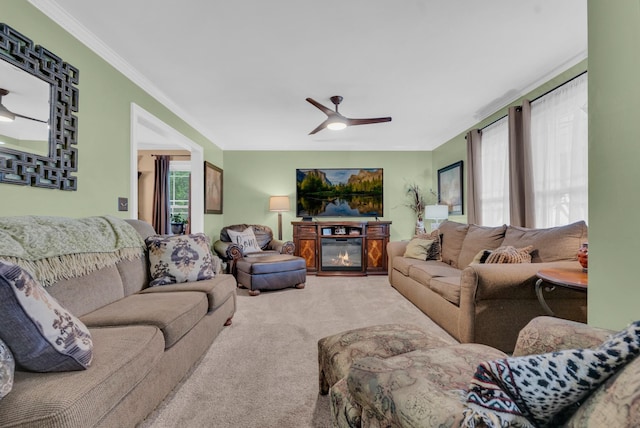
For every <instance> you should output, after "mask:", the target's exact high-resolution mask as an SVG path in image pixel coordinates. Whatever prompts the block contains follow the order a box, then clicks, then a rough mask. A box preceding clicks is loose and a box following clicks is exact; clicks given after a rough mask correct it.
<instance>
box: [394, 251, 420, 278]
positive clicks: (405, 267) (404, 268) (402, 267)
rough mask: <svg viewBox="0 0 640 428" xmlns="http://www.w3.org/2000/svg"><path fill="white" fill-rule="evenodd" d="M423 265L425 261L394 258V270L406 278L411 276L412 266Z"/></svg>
mask: <svg viewBox="0 0 640 428" xmlns="http://www.w3.org/2000/svg"><path fill="white" fill-rule="evenodd" d="M422 263H424V261H423V260H418V259H411V258H408V257H401V256H396V257H394V258H393V268H394V269H395V270H397V271H399V272H400V273H401V274H403V275H404V276H409V268H411V266H415V265H420V264H422Z"/></svg>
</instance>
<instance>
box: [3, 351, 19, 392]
mask: <svg viewBox="0 0 640 428" xmlns="http://www.w3.org/2000/svg"><path fill="white" fill-rule="evenodd" d="M15 366H16V363H15V361H14V360H13V355H11V351H10V350H9V348H8V347H7V345H6V344H5V343H4V342H3V341H2V340H0V398H2V397H4V396H5V395H7V394H8V393H9V392H10V391H11V388H13V372H14V370H15Z"/></svg>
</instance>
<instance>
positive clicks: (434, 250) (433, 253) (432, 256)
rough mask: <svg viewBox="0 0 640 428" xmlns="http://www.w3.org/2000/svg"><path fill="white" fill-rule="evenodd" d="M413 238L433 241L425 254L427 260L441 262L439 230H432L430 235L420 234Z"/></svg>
mask: <svg viewBox="0 0 640 428" xmlns="http://www.w3.org/2000/svg"><path fill="white" fill-rule="evenodd" d="M414 238H420V239H428V240H431V241H433V243H432V244H431V247H429V251H428V253H427V260H442V254H440V252H441V246H440V230H439V229H436V230H433V231H432V232H431V233H421V234H420V235H416V236H414Z"/></svg>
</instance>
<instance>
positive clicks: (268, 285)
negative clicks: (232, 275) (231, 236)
mask: <svg viewBox="0 0 640 428" xmlns="http://www.w3.org/2000/svg"><path fill="white" fill-rule="evenodd" d="M235 268H236V280H237V281H238V285H239V286H241V287H244V288H247V289H248V290H249V294H250V295H252V296H257V295H258V294H260V290H280V289H283V288H288V287H296V288H304V286H305V281H306V280H307V264H306V262H305V260H304V259H303V258H302V257H296V256H291V255H289V254H273V255H265V256H256V257H244V258H241V259H239V260H238V261H237V262H236V266H235Z"/></svg>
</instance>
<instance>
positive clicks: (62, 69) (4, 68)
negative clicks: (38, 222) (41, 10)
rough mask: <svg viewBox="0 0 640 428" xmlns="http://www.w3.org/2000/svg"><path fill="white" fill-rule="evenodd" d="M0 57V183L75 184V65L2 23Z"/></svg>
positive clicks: (69, 186)
mask: <svg viewBox="0 0 640 428" xmlns="http://www.w3.org/2000/svg"><path fill="white" fill-rule="evenodd" d="M0 59H2V60H4V61H6V63H4V62H2V61H0V142H2V143H4V144H0V183H11V184H22V185H30V186H36V187H47V188H51V189H62V190H76V188H77V177H75V176H73V175H72V173H73V172H77V170H78V149H77V142H78V141H77V132H78V131H77V130H78V118H77V117H76V116H75V114H74V113H77V112H78V99H79V95H78V88H77V86H76V85H77V84H78V77H79V71H78V69H77V68H75V67H73V66H71V65H70V64H68V63H66V62H64V61H62V59H61V58H60V57H58V56H56V55H55V54H53V53H52V52H50V51H48V50H47V49H45V48H43V47H42V46H36V45H34V44H33V42H32V41H31V40H30V39H28V38H26V37H25V36H23V35H22V34H20V33H19V32H17V31H16V30H14V29H13V28H11V27H9V26H8V25H6V24H3V23H0ZM2 119H5V120H11V119H13V121H8V122H7V121H5V122H3V121H2ZM14 125H15V126H14Z"/></svg>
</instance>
